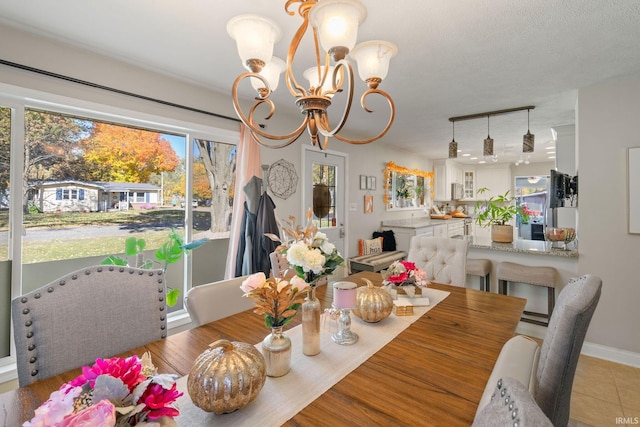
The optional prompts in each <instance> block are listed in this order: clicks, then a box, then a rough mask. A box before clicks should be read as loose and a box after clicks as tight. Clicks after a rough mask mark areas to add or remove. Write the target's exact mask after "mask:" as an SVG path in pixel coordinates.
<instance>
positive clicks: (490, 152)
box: [449, 105, 536, 165]
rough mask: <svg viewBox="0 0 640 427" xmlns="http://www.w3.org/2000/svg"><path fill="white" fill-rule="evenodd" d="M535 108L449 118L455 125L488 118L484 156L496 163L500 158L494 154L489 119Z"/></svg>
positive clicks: (518, 108)
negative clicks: (460, 121) (489, 157)
mask: <svg viewBox="0 0 640 427" xmlns="http://www.w3.org/2000/svg"><path fill="white" fill-rule="evenodd" d="M535 108H536V107H535V106H533V105H527V106H525V107H516V108H507V109H504V110H496V111H487V112H485V113H477V114H468V115H466V116H458V117H449V121H451V122H454V123H455V122H457V121H459V120H472V119H479V118H483V117H486V118H487V138H486V139H485V140H484V147H483V154H484V156H493V158H492V160H493V161H494V162H497V161H498V157H497V155H494V154H493V138H491V136H490V135H489V118H490V117H491V116H497V115H500V114H509V113H514V112H516V111H524V110H527V111H529V110H533V109H535ZM527 133H528V132H527ZM525 136H526V135H525ZM531 136H532V137H533V135H531ZM452 142H453V141H452ZM532 151H533V150H532ZM517 164H518V163H516V165H517Z"/></svg>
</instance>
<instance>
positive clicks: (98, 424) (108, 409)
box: [57, 399, 116, 427]
mask: <svg viewBox="0 0 640 427" xmlns="http://www.w3.org/2000/svg"><path fill="white" fill-rule="evenodd" d="M115 424H116V408H115V406H113V403H111V402H109V401H108V400H107V399H103V400H101V401H100V402H98V403H96V404H95V405H93V406H89V407H88V408H86V409H84V410H82V411H80V412H78V413H77V414H73V415H71V416H70V417H67V418H65V419H64V420H62V422H61V423H60V424H58V425H57V426H58V427H111V426H114V425H115Z"/></svg>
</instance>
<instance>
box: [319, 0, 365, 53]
mask: <svg viewBox="0 0 640 427" xmlns="http://www.w3.org/2000/svg"><path fill="white" fill-rule="evenodd" d="M366 17H367V9H365V7H364V5H363V4H362V3H360V2H359V1H345V0H322V1H319V2H318V3H317V4H316V5H315V6H314V7H313V9H311V12H309V22H310V23H311V25H313V26H314V27H315V28H316V30H317V31H318V36H319V38H320V46H322V49H323V50H324V51H325V52H329V53H331V52H332V50H333V49H337V48H346V49H347V52H348V51H350V50H351V49H353V47H354V46H355V45H356V40H357V39H358V28H359V26H360V24H362V23H363V22H364V20H365V19H366Z"/></svg>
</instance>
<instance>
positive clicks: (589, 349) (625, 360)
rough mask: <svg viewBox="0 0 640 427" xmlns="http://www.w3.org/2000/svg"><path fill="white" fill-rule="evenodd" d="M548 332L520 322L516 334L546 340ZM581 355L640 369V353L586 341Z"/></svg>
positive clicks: (541, 327)
mask: <svg viewBox="0 0 640 427" xmlns="http://www.w3.org/2000/svg"><path fill="white" fill-rule="evenodd" d="M546 331H547V328H545V327H544V326H539V325H534V324H531V323H525V322H520V323H519V324H518V327H517V328H516V333H518V334H522V335H528V336H530V337H534V338H539V339H544V335H545V333H546ZM580 354H584V355H586V356H591V357H597V358H598V359H604V360H609V361H610V362H615V363H620V364H623V365H629V366H633V367H636V368H640V353H634V352H632V351H628V350H622V349H620V348H615V347H608V346H605V345H601V344H595V343H591V342H588V341H585V342H584V344H583V345H582V351H581V352H580Z"/></svg>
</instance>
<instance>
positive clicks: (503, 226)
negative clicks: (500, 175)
mask: <svg viewBox="0 0 640 427" xmlns="http://www.w3.org/2000/svg"><path fill="white" fill-rule="evenodd" d="M489 191H490V190H489V189H488V188H486V187H483V188H480V189H478V191H477V194H478V195H482V194H484V193H487V192H489ZM475 211H476V213H477V216H476V224H478V225H479V226H481V227H491V240H492V241H493V242H499V243H511V242H512V241H513V226H512V225H511V224H507V223H508V222H509V221H511V220H512V219H513V218H515V216H516V215H520V216H521V217H522V220H523V221H525V222H526V221H528V220H529V215H528V214H527V213H526V212H525V211H524V210H523V209H522V207H521V206H520V204H519V203H518V201H517V200H516V198H515V197H513V196H510V195H509V191H507V192H506V193H504V194H499V195H497V196H491V197H490V198H489V199H485V200H484V201H483V200H479V201H477V202H476V206H475Z"/></svg>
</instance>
